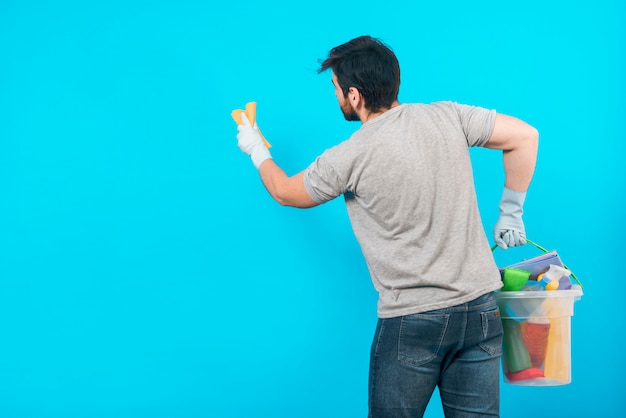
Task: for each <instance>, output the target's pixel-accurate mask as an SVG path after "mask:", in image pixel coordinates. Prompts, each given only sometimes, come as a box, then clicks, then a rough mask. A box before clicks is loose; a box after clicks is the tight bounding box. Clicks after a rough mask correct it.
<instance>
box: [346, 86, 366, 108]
mask: <svg viewBox="0 0 626 418" xmlns="http://www.w3.org/2000/svg"><path fill="white" fill-rule="evenodd" d="M348 100H350V105H351V106H352V107H353V108H354V109H355V110H357V109H358V108H359V106H360V105H361V102H362V101H363V96H361V92H360V91H359V89H357V88H356V87H350V88H349V89H348Z"/></svg>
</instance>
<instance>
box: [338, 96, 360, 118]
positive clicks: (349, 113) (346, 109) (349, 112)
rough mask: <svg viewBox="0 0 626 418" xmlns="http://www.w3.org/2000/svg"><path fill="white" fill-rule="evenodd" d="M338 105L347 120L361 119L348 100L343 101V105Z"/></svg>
mask: <svg viewBox="0 0 626 418" xmlns="http://www.w3.org/2000/svg"><path fill="white" fill-rule="evenodd" d="M339 107H340V109H341V112H342V113H343V117H344V118H345V119H346V120H347V121H348V122H359V121H360V120H361V118H359V115H358V114H357V113H356V111H355V110H354V109H353V108H352V106H350V102H349V101H348V100H346V101H345V102H344V104H343V106H342V105H340V106H339Z"/></svg>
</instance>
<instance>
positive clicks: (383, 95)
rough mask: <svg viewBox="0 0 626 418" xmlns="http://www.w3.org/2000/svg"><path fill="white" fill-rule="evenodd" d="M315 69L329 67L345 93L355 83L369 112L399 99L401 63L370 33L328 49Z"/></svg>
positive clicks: (387, 105) (321, 70) (322, 69)
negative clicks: (325, 55)
mask: <svg viewBox="0 0 626 418" xmlns="http://www.w3.org/2000/svg"><path fill="white" fill-rule="evenodd" d="M319 61H320V63H321V66H320V69H319V70H318V73H322V72H324V71H326V70H328V69H329V68H330V69H332V71H333V73H335V76H337V81H338V83H339V87H341V90H342V91H343V94H344V96H347V95H348V90H349V89H350V87H356V88H357V89H358V90H359V92H360V93H361V94H362V95H363V98H364V99H365V107H366V108H367V109H368V110H370V111H371V112H377V111H379V110H380V109H381V108H389V107H391V105H392V103H393V102H394V101H396V100H397V99H398V92H399V90H400V64H399V63H398V58H396V55H395V54H394V53H393V51H392V50H391V48H389V47H388V46H386V45H385V44H384V43H383V42H382V41H381V40H379V39H375V38H372V37H371V36H360V37H358V38H355V39H352V40H351V41H348V42H346V43H344V44H342V45H339V46H336V47H334V48H333V49H331V50H330V52H329V53H328V57H327V58H326V59H325V60H323V61H322V60H319Z"/></svg>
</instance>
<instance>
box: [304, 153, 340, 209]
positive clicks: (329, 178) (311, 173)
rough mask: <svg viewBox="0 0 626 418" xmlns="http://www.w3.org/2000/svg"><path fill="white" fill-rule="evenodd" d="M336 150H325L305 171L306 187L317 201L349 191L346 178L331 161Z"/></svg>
mask: <svg viewBox="0 0 626 418" xmlns="http://www.w3.org/2000/svg"><path fill="white" fill-rule="evenodd" d="M335 152H336V150H335V149H334V148H331V149H329V150H326V151H324V152H323V153H322V155H320V156H319V157H317V158H316V159H315V161H314V162H313V163H311V165H309V166H308V167H307V168H306V170H305V172H304V187H305V188H306V191H307V193H308V194H309V196H311V198H312V199H313V200H315V201H316V202H317V203H325V202H328V201H330V200H332V199H334V198H336V197H337V196H340V195H342V194H343V193H345V192H346V191H347V190H346V186H345V183H346V182H345V180H344V179H342V178H341V177H340V176H339V175H338V174H337V171H336V170H335V168H333V164H332V163H331V161H332V160H333V155H334V153H335Z"/></svg>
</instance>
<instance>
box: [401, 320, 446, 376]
mask: <svg viewBox="0 0 626 418" xmlns="http://www.w3.org/2000/svg"><path fill="white" fill-rule="evenodd" d="M449 319H450V315H449V314H441V313H438V314H414V315H408V316H405V317H403V318H402V322H401V324H400V332H399V336H398V360H399V361H401V362H403V363H406V364H410V365H412V366H421V365H423V364H426V363H428V362H430V361H432V360H434V359H435V358H437V354H438V352H439V350H440V348H441V345H442V342H443V339H444V336H445V334H446V329H447V327H448V322H449Z"/></svg>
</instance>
